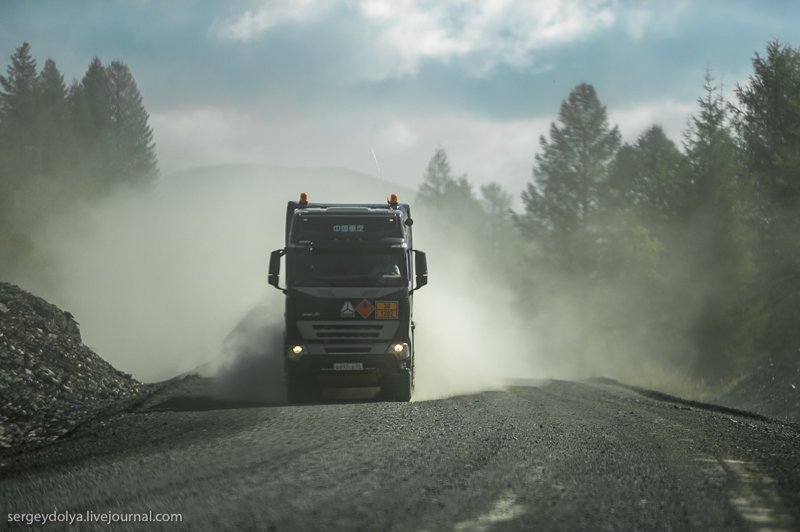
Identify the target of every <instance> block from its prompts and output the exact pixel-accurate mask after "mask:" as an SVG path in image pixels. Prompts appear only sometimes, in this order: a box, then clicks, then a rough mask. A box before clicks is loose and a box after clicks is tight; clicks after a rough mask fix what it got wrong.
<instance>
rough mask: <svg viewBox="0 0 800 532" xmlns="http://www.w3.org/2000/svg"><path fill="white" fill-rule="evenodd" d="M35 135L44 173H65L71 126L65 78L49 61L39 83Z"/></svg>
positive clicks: (40, 74)
mask: <svg viewBox="0 0 800 532" xmlns="http://www.w3.org/2000/svg"><path fill="white" fill-rule="evenodd" d="M36 102H37V113H36V114H37V116H36V124H35V127H36V136H37V139H38V144H39V145H40V147H41V153H42V161H41V167H42V172H43V173H45V174H54V173H60V172H63V171H64V169H65V168H64V166H65V165H67V157H68V155H69V152H70V151H71V150H70V147H69V146H70V140H71V139H70V137H71V133H72V132H71V124H70V114H69V108H68V106H67V88H66V85H65V84H64V76H62V75H61V72H60V71H59V70H58V67H57V66H56V63H55V61H53V60H52V59H47V60H46V61H45V64H44V68H42V71H41V72H40V73H39V76H38V78H37V80H36Z"/></svg>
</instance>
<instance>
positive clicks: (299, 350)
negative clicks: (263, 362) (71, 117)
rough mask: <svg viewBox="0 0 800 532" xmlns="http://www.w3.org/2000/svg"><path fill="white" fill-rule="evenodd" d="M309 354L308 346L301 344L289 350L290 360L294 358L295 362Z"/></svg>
mask: <svg viewBox="0 0 800 532" xmlns="http://www.w3.org/2000/svg"><path fill="white" fill-rule="evenodd" d="M307 352H308V351H307V350H306V346H304V345H300V344H295V345H290V346H289V349H288V355H289V358H292V359H294V360H297V359H298V358H300V357H301V356H303V355H305V354H306V353H307Z"/></svg>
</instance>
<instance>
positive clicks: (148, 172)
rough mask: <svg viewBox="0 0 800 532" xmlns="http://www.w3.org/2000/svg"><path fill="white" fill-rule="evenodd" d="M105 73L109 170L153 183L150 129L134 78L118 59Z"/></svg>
mask: <svg viewBox="0 0 800 532" xmlns="http://www.w3.org/2000/svg"><path fill="white" fill-rule="evenodd" d="M106 73H107V76H108V82H109V89H110V111H111V122H112V130H111V131H112V133H113V139H114V145H113V149H114V151H115V157H114V164H115V168H114V169H113V172H114V174H115V176H116V178H117V179H118V180H119V181H121V182H123V183H126V184H131V185H153V184H154V183H155V180H156V179H157V177H158V168H157V163H156V155H155V143H154V142H153V130H152V129H151V128H150V126H149V125H148V119H149V115H148V114H147V111H145V108H144V105H143V104H142V96H141V95H140V94H139V89H138V88H137V86H136V81H135V80H134V79H133V76H132V75H131V72H130V70H129V69H128V67H127V66H126V65H125V64H124V63H122V62H120V61H112V62H111V65H109V66H108V68H107V69H106Z"/></svg>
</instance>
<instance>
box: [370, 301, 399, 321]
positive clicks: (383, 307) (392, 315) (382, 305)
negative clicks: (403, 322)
mask: <svg viewBox="0 0 800 532" xmlns="http://www.w3.org/2000/svg"><path fill="white" fill-rule="evenodd" d="M375 319H378V320H396V319H397V301H376V302H375Z"/></svg>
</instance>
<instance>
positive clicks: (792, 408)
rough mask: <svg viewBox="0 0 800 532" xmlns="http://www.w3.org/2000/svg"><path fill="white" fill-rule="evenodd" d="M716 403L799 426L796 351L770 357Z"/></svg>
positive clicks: (799, 365)
mask: <svg viewBox="0 0 800 532" xmlns="http://www.w3.org/2000/svg"><path fill="white" fill-rule="evenodd" d="M718 402H719V403H721V404H723V405H726V406H733V407H735V408H739V409H742V410H749V411H751V412H756V413H759V414H763V415H765V416H769V417H772V418H775V419H778V420H780V421H784V422H788V423H798V424H800V349H798V350H797V351H784V352H783V353H779V354H774V355H772V356H770V357H769V358H768V359H766V360H765V361H764V362H762V363H761V365H759V367H757V368H756V370H755V371H754V372H753V373H752V374H750V375H748V376H747V377H745V378H744V379H742V380H741V382H739V383H738V384H736V386H734V387H733V389H732V390H730V391H729V392H728V393H726V394H725V395H723V396H722V397H721V398H720V399H719V401H718Z"/></svg>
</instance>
